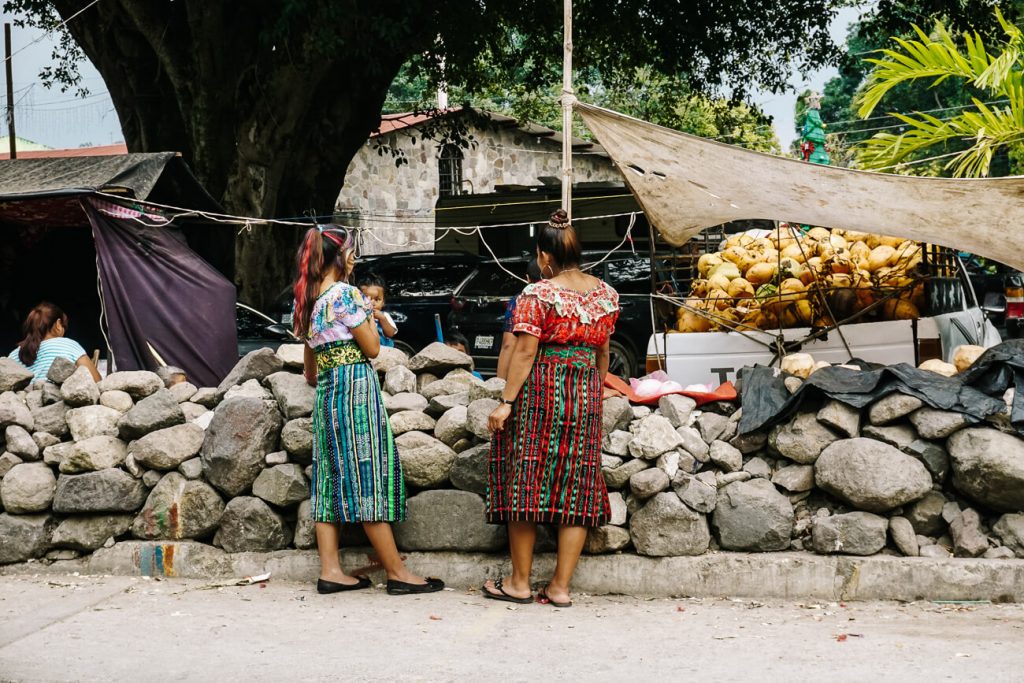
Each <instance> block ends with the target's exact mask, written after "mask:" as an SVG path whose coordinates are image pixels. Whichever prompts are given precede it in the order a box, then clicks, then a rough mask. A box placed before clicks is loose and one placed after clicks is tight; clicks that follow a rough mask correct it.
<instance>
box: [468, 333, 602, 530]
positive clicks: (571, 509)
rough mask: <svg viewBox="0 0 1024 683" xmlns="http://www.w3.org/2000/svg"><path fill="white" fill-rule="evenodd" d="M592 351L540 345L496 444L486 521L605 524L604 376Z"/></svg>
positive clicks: (590, 348) (570, 524)
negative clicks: (602, 389) (602, 471)
mask: <svg viewBox="0 0 1024 683" xmlns="http://www.w3.org/2000/svg"><path fill="white" fill-rule="evenodd" d="M595 358H596V350H595V349H594V348H593V347H590V346H542V347H541V348H540V350H539V351H538V352H537V359H536V360H535V361H534V364H533V369H532V370H531V372H530V376H529V377H528V378H527V380H526V383H525V384H524V385H523V389H522V391H520V392H519V396H518V397H517V398H516V401H515V403H514V404H513V405H512V414H511V415H510V416H509V419H508V420H507V421H506V423H505V429H504V430H502V431H501V432H498V433H497V434H495V436H494V439H493V440H492V441H491V463H490V472H489V476H488V486H487V521H489V522H491V523H493V524H501V523H505V522H510V521H525V522H543V523H550V524H560V525H565V526H601V525H602V524H605V523H606V522H607V520H608V518H609V517H610V515H611V507H610V505H609V503H608V489H607V488H606V487H605V483H604V477H603V476H602V475H601V378H600V377H599V376H598V372H597V366H596V363H595Z"/></svg>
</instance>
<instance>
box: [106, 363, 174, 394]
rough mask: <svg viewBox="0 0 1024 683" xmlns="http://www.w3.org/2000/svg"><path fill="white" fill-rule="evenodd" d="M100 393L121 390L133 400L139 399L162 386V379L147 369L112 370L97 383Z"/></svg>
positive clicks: (153, 392)
mask: <svg viewBox="0 0 1024 683" xmlns="http://www.w3.org/2000/svg"><path fill="white" fill-rule="evenodd" d="M98 388H99V390H100V393H101V394H102V393H104V392H107V391H123V392H124V393H126V394H128V395H129V396H131V397H132V400H134V401H141V400H142V399H144V398H146V397H147V396H151V395H153V394H155V393H156V392H158V391H160V390H161V389H163V388H164V383H163V380H161V379H160V376H159V375H157V374H156V373H155V372H150V371H149V370H129V371H126V372H114V373H111V374H109V375H107V376H106V377H104V378H103V379H102V380H100V383H99V387H98Z"/></svg>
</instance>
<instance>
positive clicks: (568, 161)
mask: <svg viewBox="0 0 1024 683" xmlns="http://www.w3.org/2000/svg"><path fill="white" fill-rule="evenodd" d="M564 14H565V17H564V21H563V26H564V29H565V37H564V46H563V51H562V208H563V209H565V211H566V213H567V214H569V220H570V221H571V220H572V105H573V104H574V103H575V102H576V96H575V95H574V94H573V91H572V0H564Z"/></svg>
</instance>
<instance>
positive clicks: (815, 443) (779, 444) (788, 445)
mask: <svg viewBox="0 0 1024 683" xmlns="http://www.w3.org/2000/svg"><path fill="white" fill-rule="evenodd" d="M838 440H839V436H838V435H837V434H836V433H835V432H833V431H832V430H830V429H829V428H828V427H826V426H825V425H823V424H822V423H821V422H819V421H818V418H817V416H816V415H815V414H814V413H798V414H797V415H796V416H795V417H794V418H793V419H792V420H790V421H789V422H787V423H785V424H781V425H778V426H776V427H775V428H774V429H772V431H771V432H770V433H769V434H768V444H769V445H770V446H771V447H772V449H773V450H774V451H775V452H776V453H778V454H779V455H781V456H783V457H786V458H789V459H790V460H792V461H793V462H796V463H799V464H801V465H812V464H814V461H815V460H817V459H818V456H819V455H821V452H822V451H823V450H825V447H826V446H828V445H829V444H831V443H834V442H835V441H838Z"/></svg>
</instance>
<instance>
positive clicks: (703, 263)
mask: <svg viewBox="0 0 1024 683" xmlns="http://www.w3.org/2000/svg"><path fill="white" fill-rule="evenodd" d="M721 262H722V257H721V256H719V255H718V254H712V253H708V254H701V257H700V258H699V259H697V272H698V273H700V276H701V277H707V276H708V273H709V272H710V271H711V269H712V268H714V267H715V266H717V265H718V264H719V263H721Z"/></svg>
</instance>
